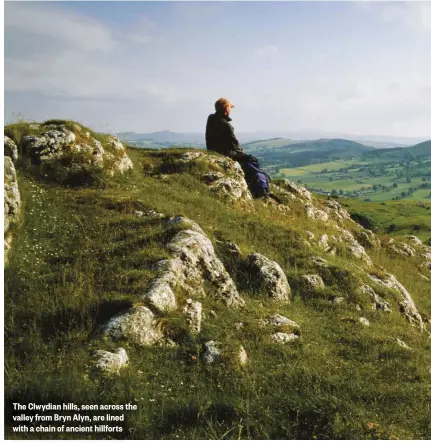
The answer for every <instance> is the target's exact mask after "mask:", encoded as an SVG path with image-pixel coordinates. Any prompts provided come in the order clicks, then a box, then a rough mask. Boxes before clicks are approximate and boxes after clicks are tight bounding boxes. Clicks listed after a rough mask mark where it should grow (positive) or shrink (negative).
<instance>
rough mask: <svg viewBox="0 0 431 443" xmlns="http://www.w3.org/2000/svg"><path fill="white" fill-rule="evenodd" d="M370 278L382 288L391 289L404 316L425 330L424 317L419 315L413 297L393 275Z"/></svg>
mask: <svg viewBox="0 0 431 443" xmlns="http://www.w3.org/2000/svg"><path fill="white" fill-rule="evenodd" d="M370 277H371V279H372V280H374V281H375V282H377V283H378V284H380V285H381V286H383V287H385V288H388V289H391V290H392V291H393V292H394V293H395V294H396V295H397V302H398V304H399V306H400V310H401V313H402V315H404V317H406V318H407V320H408V321H409V322H410V323H412V324H414V325H416V326H418V327H419V328H420V329H421V330H422V329H424V324H423V321H422V317H421V315H420V314H419V311H418V310H417V308H416V305H415V303H414V301H413V299H412V297H411V295H410V294H409V292H408V291H407V289H406V288H405V287H404V286H403V285H402V284H401V283H400V282H399V281H398V280H397V279H396V278H395V277H394V276H393V275H392V274H389V273H385V274H384V275H383V276H381V275H378V276H377V275H370Z"/></svg>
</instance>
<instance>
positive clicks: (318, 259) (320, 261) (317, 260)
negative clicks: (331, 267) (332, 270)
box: [310, 255, 328, 268]
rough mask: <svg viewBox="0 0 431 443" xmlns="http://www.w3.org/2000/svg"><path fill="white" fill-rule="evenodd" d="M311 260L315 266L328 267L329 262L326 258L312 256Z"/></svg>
mask: <svg viewBox="0 0 431 443" xmlns="http://www.w3.org/2000/svg"><path fill="white" fill-rule="evenodd" d="M310 260H311V261H312V263H313V264H315V265H316V266H318V267H322V268H327V267H328V262H327V261H326V260H325V259H324V258H322V257H319V256H317V255H314V256H312V257H311V259H310Z"/></svg>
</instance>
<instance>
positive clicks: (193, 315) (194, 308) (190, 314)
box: [184, 298, 202, 334]
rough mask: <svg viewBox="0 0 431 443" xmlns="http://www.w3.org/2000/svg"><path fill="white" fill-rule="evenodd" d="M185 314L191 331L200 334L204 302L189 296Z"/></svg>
mask: <svg viewBox="0 0 431 443" xmlns="http://www.w3.org/2000/svg"><path fill="white" fill-rule="evenodd" d="M184 314H185V317H186V322H187V324H188V325H189V328H190V331H191V332H192V333H194V334H198V333H199V332H200V331H201V322H202V303H200V302H198V301H193V300H192V299H191V298H188V299H187V301H186V306H185V307H184Z"/></svg>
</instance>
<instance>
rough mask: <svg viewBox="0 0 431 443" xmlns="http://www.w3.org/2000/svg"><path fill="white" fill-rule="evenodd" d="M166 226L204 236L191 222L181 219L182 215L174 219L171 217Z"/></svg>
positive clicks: (194, 223)
mask: <svg viewBox="0 0 431 443" xmlns="http://www.w3.org/2000/svg"><path fill="white" fill-rule="evenodd" d="M166 226H168V227H172V226H175V227H177V228H178V229H191V230H192V231H196V232H199V233H200V234H202V235H205V233H204V231H203V230H202V228H201V227H200V226H199V225H198V224H197V223H196V222H194V221H193V220H190V219H189V218H187V217H183V216H182V215H176V216H175V217H171V218H170V219H169V220H168V221H167V222H166Z"/></svg>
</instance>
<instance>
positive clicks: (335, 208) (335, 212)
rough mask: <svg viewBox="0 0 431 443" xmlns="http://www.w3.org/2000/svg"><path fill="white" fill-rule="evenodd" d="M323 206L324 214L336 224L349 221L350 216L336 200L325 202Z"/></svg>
mask: <svg viewBox="0 0 431 443" xmlns="http://www.w3.org/2000/svg"><path fill="white" fill-rule="evenodd" d="M323 204H324V207H325V209H326V212H327V213H328V214H329V215H330V216H331V217H332V218H333V219H335V220H336V221H337V222H344V221H345V220H349V219H350V214H349V213H348V212H347V211H346V210H345V209H344V208H343V207H342V206H341V204H340V203H338V202H337V201H336V200H332V199H331V200H325V201H324V202H323Z"/></svg>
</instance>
